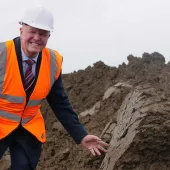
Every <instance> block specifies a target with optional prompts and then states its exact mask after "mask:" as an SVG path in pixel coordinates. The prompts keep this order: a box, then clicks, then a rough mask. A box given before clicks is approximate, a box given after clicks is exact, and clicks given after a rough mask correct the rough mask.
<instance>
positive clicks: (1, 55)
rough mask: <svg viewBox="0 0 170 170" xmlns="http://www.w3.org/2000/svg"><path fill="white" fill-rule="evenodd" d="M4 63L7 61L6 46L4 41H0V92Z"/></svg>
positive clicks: (0, 89)
mask: <svg viewBox="0 0 170 170" xmlns="http://www.w3.org/2000/svg"><path fill="white" fill-rule="evenodd" d="M6 63H7V48H6V45H5V43H0V94H2V87H3V82H4V77H5V70H6Z"/></svg>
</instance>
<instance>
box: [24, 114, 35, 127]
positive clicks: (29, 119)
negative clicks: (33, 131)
mask: <svg viewBox="0 0 170 170" xmlns="http://www.w3.org/2000/svg"><path fill="white" fill-rule="evenodd" d="M35 116H36V114H35V115H34V116H31V117H28V118H23V119H22V121H21V124H22V125H25V124H27V123H28V122H29V121H31V120H32V119H33V118H34V117H35Z"/></svg>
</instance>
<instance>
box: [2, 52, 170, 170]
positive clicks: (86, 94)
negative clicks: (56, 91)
mask: <svg viewBox="0 0 170 170" xmlns="http://www.w3.org/2000/svg"><path fill="white" fill-rule="evenodd" d="M127 59H128V61H129V62H128V64H127V65H126V64H125V63H123V64H122V65H119V67H118V68H116V67H110V66H107V65H105V64H104V63H103V62H102V61H99V62H96V63H95V64H94V65H93V67H90V66H89V67H87V68H86V69H85V70H79V71H77V72H73V73H70V74H65V75H63V80H64V86H65V89H66V92H67V94H68V96H69V99H70V102H71V103H72V106H73V108H74V110H75V111H76V112H77V113H78V114H79V118H80V121H81V122H82V123H83V124H84V126H85V127H86V129H87V131H88V132H89V134H94V135H97V136H100V137H101V138H102V139H103V140H105V141H106V142H108V143H110V146H109V149H108V153H107V154H102V156H100V157H92V156H91V155H90V154H89V152H87V151H85V150H83V149H82V147H81V146H79V145H76V144H75V142H74V141H73V140H72V139H71V138H70V136H69V134H68V133H67V132H66V131H65V129H64V128H63V127H62V126H61V124H60V123H59V122H58V121H57V120H56V118H55V116H54V114H53V113H52V111H51V109H50V107H49V106H48V104H47V103H46V102H44V104H43V107H42V112H43V116H44V119H45V122H46V129H47V142H46V143H45V144H44V145H43V151H42V155H41V159H40V161H39V164H38V167H37V169H38V170H99V169H100V170H169V169H170V86H169V85H170V64H169V63H168V64H165V58H164V57H163V56H162V55H161V54H159V53H157V52H155V53H153V54H148V53H144V54H143V56H142V57H141V58H140V57H135V56H133V55H129V56H128V57H127ZM2 166H3V169H4V170H5V169H8V167H9V155H8V153H7V154H6V156H4V159H3V160H1V162H0V167H2Z"/></svg>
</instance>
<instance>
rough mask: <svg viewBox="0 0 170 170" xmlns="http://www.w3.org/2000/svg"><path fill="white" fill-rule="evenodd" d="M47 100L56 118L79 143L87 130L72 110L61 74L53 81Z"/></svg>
mask: <svg viewBox="0 0 170 170" xmlns="http://www.w3.org/2000/svg"><path fill="white" fill-rule="evenodd" d="M47 101H48V103H49V105H50V107H51V108H52V110H53V112H54V113H55V115H56V117H57V118H58V120H59V121H60V122H61V124H62V125H63V126H64V128H65V129H66V130H67V132H68V133H69V134H70V135H71V137H72V138H73V139H74V141H75V142H76V143H77V144H79V143H80V142H81V140H82V139H83V138H84V137H85V136H86V135H87V131H86V130H85V128H84V127H83V125H82V124H81V123H80V121H79V119H78V116H77V113H75V112H74V110H73V109H72V106H71V104H70V102H69V100H68V96H67V94H66V92H65V90H64V86H63V81H62V75H61V74H60V76H59V78H58V79H57V80H56V81H55V83H54V85H53V87H52V89H51V91H50V93H49V94H48V96H47Z"/></svg>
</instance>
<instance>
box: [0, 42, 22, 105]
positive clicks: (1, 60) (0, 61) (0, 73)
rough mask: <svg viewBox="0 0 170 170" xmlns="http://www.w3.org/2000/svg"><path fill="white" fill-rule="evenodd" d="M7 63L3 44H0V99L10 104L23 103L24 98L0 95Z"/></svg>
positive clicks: (5, 49)
mask: <svg viewBox="0 0 170 170" xmlns="http://www.w3.org/2000/svg"><path fill="white" fill-rule="evenodd" d="M6 62H7V48H6V45H5V43H0V98H2V99H5V100H7V101H9V102H12V103H24V97H20V96H11V95H7V94H2V88H3V82H4V77H5V70H6Z"/></svg>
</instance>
